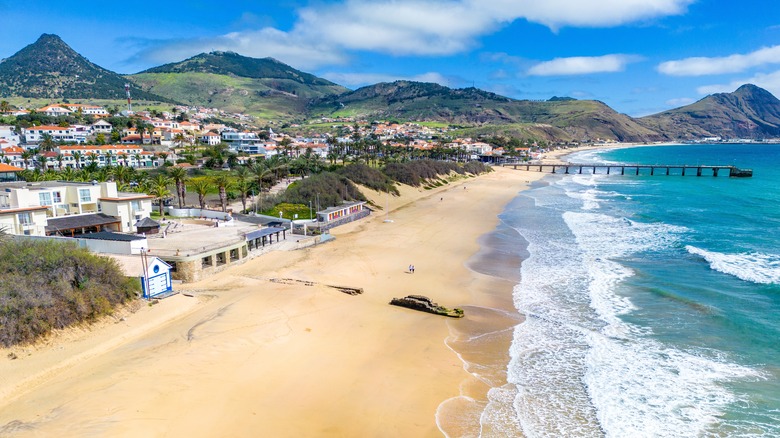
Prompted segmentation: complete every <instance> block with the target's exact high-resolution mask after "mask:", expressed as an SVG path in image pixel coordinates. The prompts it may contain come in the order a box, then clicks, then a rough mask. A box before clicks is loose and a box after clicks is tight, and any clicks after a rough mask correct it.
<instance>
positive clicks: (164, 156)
mask: <svg viewBox="0 0 780 438" xmlns="http://www.w3.org/2000/svg"><path fill="white" fill-rule="evenodd" d="M157 155H159V157H160V158H162V159H163V163H162V165H163V166H165V165H166V164H168V153H167V152H160V153H159V154H157Z"/></svg>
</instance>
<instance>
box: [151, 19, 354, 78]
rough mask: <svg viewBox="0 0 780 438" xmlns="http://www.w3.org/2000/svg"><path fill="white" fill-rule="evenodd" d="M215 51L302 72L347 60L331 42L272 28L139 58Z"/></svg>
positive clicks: (169, 46)
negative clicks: (274, 61) (273, 62)
mask: <svg viewBox="0 0 780 438" xmlns="http://www.w3.org/2000/svg"><path fill="white" fill-rule="evenodd" d="M212 51H231V52H236V53H240V54H242V55H244V56H251V57H254V58H265V57H272V58H276V59H278V60H280V61H282V62H284V63H287V64H290V65H292V66H294V67H296V68H300V69H312V68H317V67H320V66H323V65H334V64H343V63H345V62H346V60H347V56H346V55H345V54H344V53H343V52H341V51H339V50H337V49H335V48H334V47H332V46H330V45H328V44H327V43H317V42H312V41H308V40H303V39H301V38H300V37H299V36H297V35H294V34H291V33H287V32H282V31H280V30H276V29H273V28H269V27H266V28H263V29H260V30H258V31H252V32H235V33H229V34H227V35H223V36H220V37H216V38H201V39H196V40H185V41H173V42H169V43H162V44H160V43H157V44H155V45H153V46H152V47H150V48H148V49H146V50H145V51H144V52H142V53H141V54H140V55H139V56H140V57H143V58H144V59H147V60H149V61H153V62H156V63H166V62H178V61H181V60H183V59H186V58H189V57H191V56H194V55H197V54H199V53H204V52H212Z"/></svg>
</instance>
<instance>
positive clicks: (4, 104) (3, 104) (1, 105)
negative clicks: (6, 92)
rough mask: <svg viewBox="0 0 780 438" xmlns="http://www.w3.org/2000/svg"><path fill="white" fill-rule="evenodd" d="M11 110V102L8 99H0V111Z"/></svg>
mask: <svg viewBox="0 0 780 438" xmlns="http://www.w3.org/2000/svg"><path fill="white" fill-rule="evenodd" d="M10 111H11V104H9V103H8V101H7V100H3V101H0V112H2V113H7V112H10Z"/></svg>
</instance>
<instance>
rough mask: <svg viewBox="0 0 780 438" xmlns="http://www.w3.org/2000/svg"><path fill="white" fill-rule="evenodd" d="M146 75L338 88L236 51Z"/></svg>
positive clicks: (204, 55)
mask: <svg viewBox="0 0 780 438" xmlns="http://www.w3.org/2000/svg"><path fill="white" fill-rule="evenodd" d="M144 73H211V74H217V75H229V76H237V77H241V78H250V79H281V80H289V81H294V82H297V83H300V84H305V85H315V86H336V84H334V83H333V82H330V81H327V80H325V79H322V78H318V77H316V76H314V75H312V74H309V73H304V72H302V71H299V70H296V69H294V68H293V67H290V66H289V65H287V64H284V63H282V62H279V61H277V60H275V59H273V58H251V57H248V56H244V55H240V54H238V53H235V52H222V51H217V52H210V53H200V54H198V55H195V56H193V57H191V58H187V59H185V60H184V61H181V62H172V63H170V64H165V65H161V66H159V67H154V68H150V69H148V70H144V71H142V72H141V73H139V74H144Z"/></svg>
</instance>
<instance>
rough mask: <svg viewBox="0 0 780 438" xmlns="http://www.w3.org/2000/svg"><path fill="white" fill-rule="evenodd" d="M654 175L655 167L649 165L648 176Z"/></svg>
mask: <svg viewBox="0 0 780 438" xmlns="http://www.w3.org/2000/svg"><path fill="white" fill-rule="evenodd" d="M653 175H655V167H652V166H650V176H653Z"/></svg>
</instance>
